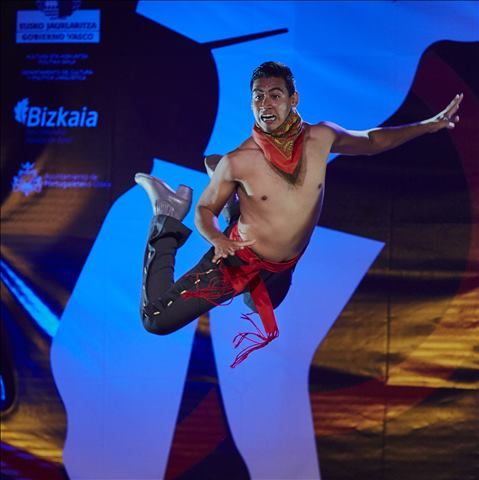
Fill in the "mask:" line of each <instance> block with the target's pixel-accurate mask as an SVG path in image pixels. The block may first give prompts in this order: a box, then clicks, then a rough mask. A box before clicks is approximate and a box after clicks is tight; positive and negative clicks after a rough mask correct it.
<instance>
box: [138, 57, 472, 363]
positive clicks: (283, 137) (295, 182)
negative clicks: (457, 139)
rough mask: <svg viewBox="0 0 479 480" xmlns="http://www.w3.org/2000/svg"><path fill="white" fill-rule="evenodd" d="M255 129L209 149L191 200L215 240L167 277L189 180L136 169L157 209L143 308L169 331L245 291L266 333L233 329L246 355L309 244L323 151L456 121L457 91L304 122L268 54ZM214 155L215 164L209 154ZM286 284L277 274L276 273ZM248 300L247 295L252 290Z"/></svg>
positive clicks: (391, 143) (372, 145)
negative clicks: (383, 117)
mask: <svg viewBox="0 0 479 480" xmlns="http://www.w3.org/2000/svg"><path fill="white" fill-rule="evenodd" d="M251 92H252V110H253V114H254V118H255V126H254V128H253V135H252V137H250V138H248V139H247V140H246V141H245V142H244V143H243V144H242V145H240V146H239V147H238V148H237V149H236V150H234V151H233V152H230V153H228V154H227V155H225V156H223V157H222V158H221V159H220V160H219V162H217V161H218V159H219V156H218V157H217V158H215V157H211V158H207V159H206V166H207V169H208V170H209V173H212V172H213V170H214V174H212V178H211V181H210V183H209V185H208V186H207V187H206V189H205V190H204V192H203V193H202V195H201V197H200V199H199V201H198V204H197V206H196V212H195V213H196V214H195V225H196V227H197V228H198V230H199V232H200V233H201V234H202V235H203V237H204V238H206V239H207V240H208V241H209V242H210V243H211V245H212V248H211V249H210V250H209V251H208V252H207V254H206V255H205V256H204V257H203V258H202V260H201V261H200V262H199V263H198V265H196V266H195V267H194V268H193V269H192V270H191V271H190V272H188V273H187V274H186V275H184V276H183V277H182V278H181V279H180V280H178V281H177V282H176V283H173V268H174V255H175V253H176V249H177V248H178V247H179V246H181V245H182V244H183V243H184V242H185V241H186V238H187V237H188V235H189V233H190V230H189V229H188V228H186V227H185V226H184V225H183V224H182V223H181V220H183V218H184V217H185V216H186V214H187V212H188V210H189V208H190V205H191V189H189V188H188V187H186V186H184V185H181V186H180V187H179V188H178V190H177V191H176V192H174V191H173V190H172V189H171V188H169V187H168V186H167V185H166V184H165V183H164V182H162V181H161V180H158V179H155V178H153V177H151V176H149V175H146V174H137V175H136V177H135V179H136V181H137V183H139V184H140V185H142V186H143V187H144V188H145V190H146V192H147V193H148V196H149V198H150V200H151V202H152V206H153V210H154V217H153V220H152V226H151V228H150V234H149V237H148V243H147V249H146V253H145V267H144V277H143V280H144V281H143V296H142V302H141V315H142V319H143V324H144V326H145V328H146V329H147V330H148V331H150V332H152V333H156V334H167V333H170V332H172V331H175V330H177V329H179V328H181V327H182V326H184V325H186V324H187V323H189V322H191V321H192V320H194V319H195V318H197V317H198V316H199V315H201V314H202V313H204V312H206V311H207V310H209V309H210V308H212V307H213V306H214V305H218V304H221V303H223V302H225V301H227V300H228V299H230V298H232V297H233V296H235V295H237V294H239V293H246V294H247V295H248V294H250V295H251V297H252V303H253V305H252V306H253V309H254V310H255V311H257V312H258V313H259V314H260V318H261V320H262V322H263V326H264V330H265V333H263V332H262V331H261V330H259V329H258V328H257V330H256V332H254V333H250V334H240V335H239V342H238V344H239V343H241V342H242V341H243V340H245V339H247V340H249V341H250V345H249V346H248V347H246V348H245V349H244V350H243V351H242V352H240V354H239V355H238V357H237V359H236V360H235V362H234V363H233V365H232V366H235V365H236V364H237V363H239V362H240V361H242V360H244V359H245V358H246V357H247V356H248V355H249V353H251V351H253V350H256V349H257V348H261V347H263V346H265V345H266V344H267V343H269V342H270V341H271V340H273V339H274V338H276V337H277V336H278V328H277V326H276V321H275V318H274V313H273V308H276V306H278V305H279V303H280V302H281V300H282V298H284V295H285V294H286V291H287V288H286V291H285V290H284V288H282V287H278V288H280V290H281V293H280V295H279V298H278V296H276V297H275V289H276V286H277V285H280V284H281V283H279V284H278V279H281V278H283V279H284V276H285V275H286V278H287V280H286V283H287V284H288V285H289V280H288V278H289V277H287V275H290V274H291V271H292V269H293V268H294V265H295V263H296V262H297V261H298V260H299V257H300V256H301V253H302V252H303V251H304V249H305V248H306V247H307V244H308V242H309V239H310V237H311V234H312V232H313V230H314V227H315V226H316V225H317V223H318V219H319V216H320V213H321V208H322V203H323V198H324V185H325V175H326V164H327V158H328V154H329V153H340V154H346V155H373V154H376V153H380V152H384V151H386V150H389V149H392V148H394V147H397V146H398V145H401V144H403V143H405V142H407V141H409V140H411V139H413V138H415V137H418V136H420V135H423V134H425V133H433V132H437V131H438V130H441V129H443V128H454V126H455V124H456V123H457V122H459V117H458V115H456V113H457V110H458V108H459V105H460V103H461V101H462V98H463V95H462V94H460V95H456V97H455V98H454V99H453V100H452V101H451V103H450V104H449V105H448V106H447V107H446V108H445V109H444V110H443V111H441V112H440V113H438V114H437V115H435V116H434V117H432V118H429V119H427V120H424V121H421V122H418V123H414V124H410V125H403V126H397V127H388V128H373V129H370V130H364V131H352V130H346V129H344V128H342V127H340V126H339V125H336V124H334V123H331V122H324V121H323V122H320V123H318V124H315V125H308V124H305V123H304V122H303V121H302V120H301V117H300V116H299V114H298V113H297V111H296V107H297V105H298V102H299V95H298V92H297V91H296V88H295V83H294V78H293V75H292V73H291V71H290V69H289V68H288V67H287V66H285V65H283V64H280V63H277V62H266V63H264V64H262V65H260V66H259V67H258V68H257V69H255V71H254V72H253V76H252V79H251ZM216 163H217V164H216ZM236 194H237V195H238V197H239V212H238V213H239V215H236V216H235V215H234V214H233V215H230V216H231V222H230V225H229V227H228V229H227V230H226V231H225V232H224V233H223V232H221V231H220V229H219V227H218V221H217V217H218V215H219V213H220V212H221V210H222V209H223V208H224V207H225V205H229V207H231V206H234V205H233V199H234V197H235V195H236ZM283 285H284V282H283ZM249 304H251V299H250V302H249Z"/></svg>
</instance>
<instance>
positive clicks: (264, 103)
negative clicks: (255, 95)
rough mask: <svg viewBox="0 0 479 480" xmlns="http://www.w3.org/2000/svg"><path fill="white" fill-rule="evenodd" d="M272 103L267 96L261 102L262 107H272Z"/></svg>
mask: <svg viewBox="0 0 479 480" xmlns="http://www.w3.org/2000/svg"><path fill="white" fill-rule="evenodd" d="M270 103H271V99H270V98H269V97H268V96H267V95H265V96H264V97H263V99H262V100H261V106H262V107H267V106H268V105H270Z"/></svg>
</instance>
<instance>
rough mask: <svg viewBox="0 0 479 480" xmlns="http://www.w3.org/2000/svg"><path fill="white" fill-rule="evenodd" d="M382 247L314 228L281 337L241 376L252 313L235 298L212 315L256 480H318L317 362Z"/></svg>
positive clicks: (226, 393) (228, 393)
mask: <svg viewBox="0 0 479 480" xmlns="http://www.w3.org/2000/svg"><path fill="white" fill-rule="evenodd" d="M383 245H384V244H383V243H382V242H378V241H376V240H370V239H366V238H359V237H357V236H355V235H350V234H345V233H341V232H336V231H333V230H329V229H325V228H316V229H315V232H314V233H313V236H312V238H311V242H310V244H309V246H308V249H307V250H306V252H305V253H304V255H303V257H302V258H301V260H300V262H299V263H298V265H297V267H296V270H295V272H294V276H293V283H292V286H291V288H290V291H289V292H288V295H287V296H286V298H285V300H284V301H283V303H282V304H281V305H280V306H279V307H278V308H277V309H276V310H275V314H276V318H277V321H278V326H279V331H280V336H279V337H278V338H277V339H276V340H274V341H273V342H271V343H270V344H269V345H268V346H267V347H265V348H263V349H262V350H258V351H256V352H253V353H252V354H251V355H250V356H249V357H248V359H247V360H246V361H245V362H244V363H243V364H240V365H239V366H238V367H236V368H235V369H231V368H229V365H230V363H231V361H232V359H233V358H234V357H235V356H236V353H237V352H236V350H234V348H233V345H232V343H231V340H232V339H233V337H234V336H235V335H236V334H237V333H238V332H239V331H251V330H252V328H251V325H250V324H249V323H247V322H244V321H242V320H240V315H241V313H242V312H245V311H247V310H245V306H244V305H243V304H242V302H241V300H240V299H235V301H234V302H233V304H232V305H230V306H229V307H228V308H223V309H222V308H217V309H215V310H214V311H213V312H212V315H211V329H212V338H213V347H214V352H215V357H216V364H217V368H218V375H219V379H220V384H221V389H222V393H223V400H224V405H225V409H226V414H227V417H228V422H229V425H230V428H231V431H232V434H233V438H234V440H235V443H236V446H237V447H238V450H239V451H240V453H241V454H242V455H243V458H244V460H245V462H246V464H247V465H248V470H249V471H250V473H251V478H275V479H291V478H308V479H313V478H320V474H319V465H318V457H317V452H316V440H315V435H314V426H313V421H312V417H311V405H310V399H309V391H308V374H309V368H310V365H311V360H312V358H313V355H314V352H315V351H316V349H317V348H318V346H319V345H320V343H321V342H322V340H323V339H324V338H325V337H326V334H327V333H328V331H329V329H330V328H331V326H332V325H333V323H334V321H335V320H336V318H337V317H338V315H339V314H340V313H341V310H342V309H343V308H344V306H345V305H346V304H347V302H348V301H349V299H350V297H351V295H352V294H353V292H354V290H355V289H356V287H357V285H358V284H359V282H360V281H361V279H362V278H363V276H364V275H365V273H366V272H367V271H368V269H369V267H370V265H371V264H372V262H373V261H374V260H375V258H376V256H377V255H378V254H379V252H380V251H381V249H382V248H383ZM255 317H256V318H254V320H255V321H256V320H258V318H257V316H255ZM259 324H260V323H259Z"/></svg>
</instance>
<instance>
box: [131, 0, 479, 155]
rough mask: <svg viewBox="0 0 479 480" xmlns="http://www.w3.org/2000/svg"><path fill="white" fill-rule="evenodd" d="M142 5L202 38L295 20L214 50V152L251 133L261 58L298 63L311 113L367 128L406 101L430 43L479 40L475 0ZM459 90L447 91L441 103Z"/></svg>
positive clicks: (304, 103)
mask: <svg viewBox="0 0 479 480" xmlns="http://www.w3.org/2000/svg"><path fill="white" fill-rule="evenodd" d="M137 11H138V12H139V13H142V14H143V15H145V16H147V17H148V18H150V19H152V20H154V21H156V22H158V23H159V24H162V25H165V26H167V27H168V28H171V29H173V30H176V31H178V32H179V33H181V34H183V35H186V36H188V37H190V38H192V39H194V40H197V41H198V42H205V41H212V40H218V39H223V38H231V37H235V36H237V35H244V34H250V33H256V32H260V31H266V30H274V29H278V28H288V30H289V33H287V34H283V35H278V36H275V37H268V38H265V39H261V40H255V41H250V42H246V43H242V44H238V45H234V46H230V47H226V48H220V49H216V50H213V54H214V57H215V61H216V65H217V69H218V76H219V81H220V97H219V106H218V120H217V122H216V124H215V127H214V130H213V134H212V136H211V138H210V142H209V144H208V147H207V150H206V153H207V154H210V153H218V152H228V151H231V150H233V149H234V148H236V147H237V146H238V145H239V144H240V143H241V142H243V141H244V139H245V138H247V137H248V136H249V135H250V134H251V128H252V125H253V117H252V115H251V112H250V107H249V106H250V103H251V98H250V91H249V81H250V78H251V73H252V71H253V69H254V68H255V67H256V66H258V65H259V64H260V63H262V62H264V61H267V60H279V61H282V62H284V63H286V64H288V65H289V66H290V67H291V69H292V71H293V73H294V75H295V77H296V80H297V87H298V91H299V93H300V104H299V111H300V113H301V115H302V116H303V117H304V119H305V120H306V121H309V122H310V123H316V122H319V121H321V120H330V121H333V122H336V123H339V124H340V125H343V126H344V127H345V128H350V129H354V130H361V129H368V128H372V127H375V126H377V125H379V124H380V123H382V122H383V121H384V120H385V119H386V118H388V117H389V116H390V115H391V114H392V113H393V112H394V111H395V110H396V109H397V108H398V107H399V106H400V105H401V104H402V102H403V100H404V98H405V96H406V94H407V92H408V90H409V88H410V86H411V84H412V80H413V77H414V74H415V71H416V68H417V64H418V61H419V58H420V56H421V54H422V53H423V52H424V50H425V49H426V48H427V47H428V46H429V45H431V44H432V43H434V42H437V41H440V40H456V41H477V40H479V13H478V9H477V2H461V1H459V2H444V1H430V2H410V1H408V2H385V1H384V2H356V1H352V2H336V1H331V2H328V1H325V2H314V1H311V2H287V1H285V2H196V1H193V2H153V1H150V0H148V1H140V2H139V3H138V8H137ZM358 18H360V19H361V21H358ZM456 93H459V92H444V106H446V105H447V104H448V103H449V101H450V100H451V99H452V97H453V96H454V95H455V94H456ZM418 120H422V119H419V118H418Z"/></svg>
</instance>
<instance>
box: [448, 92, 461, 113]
mask: <svg viewBox="0 0 479 480" xmlns="http://www.w3.org/2000/svg"><path fill="white" fill-rule="evenodd" d="M463 98H464V94H463V93H460V94H457V95H456V96H455V97H454V98H453V100H452V101H451V103H450V104H449V105H448V106H447V107H446V110H445V114H446V116H448V117H450V116H451V115H454V114H455V113H456V112H457V110H458V108H459V105H460V103H461V102H462V99H463Z"/></svg>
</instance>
